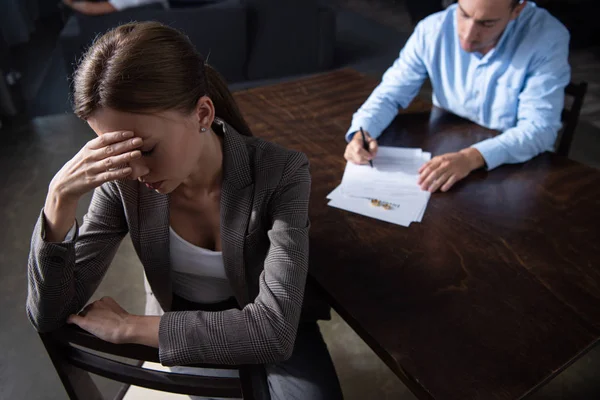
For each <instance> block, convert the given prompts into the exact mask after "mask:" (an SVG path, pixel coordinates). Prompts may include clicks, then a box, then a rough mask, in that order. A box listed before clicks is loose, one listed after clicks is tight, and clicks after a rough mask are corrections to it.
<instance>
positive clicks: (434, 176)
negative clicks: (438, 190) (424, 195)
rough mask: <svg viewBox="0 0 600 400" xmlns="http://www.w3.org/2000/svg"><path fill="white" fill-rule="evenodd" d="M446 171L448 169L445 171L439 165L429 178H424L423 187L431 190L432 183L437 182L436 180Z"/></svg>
mask: <svg viewBox="0 0 600 400" xmlns="http://www.w3.org/2000/svg"><path fill="white" fill-rule="evenodd" d="M445 172H446V171H443V170H442V169H441V168H439V167H438V168H436V169H434V170H432V171H431V172H430V173H429V175H428V176H427V178H426V179H424V180H423V183H422V184H421V189H423V190H429V189H430V187H431V185H432V184H433V183H434V182H435V180H436V179H438V178H439V177H440V176H442V175H443V174H444V173H445Z"/></svg>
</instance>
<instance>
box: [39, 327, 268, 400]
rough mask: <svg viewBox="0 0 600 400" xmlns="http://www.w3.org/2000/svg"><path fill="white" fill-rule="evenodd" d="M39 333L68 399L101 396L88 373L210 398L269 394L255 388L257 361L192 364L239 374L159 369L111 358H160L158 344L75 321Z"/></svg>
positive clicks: (100, 397) (154, 360) (152, 359)
mask: <svg viewBox="0 0 600 400" xmlns="http://www.w3.org/2000/svg"><path fill="white" fill-rule="evenodd" d="M40 338H41V339H42V342H43V343H44V346H45V347H46V351H47V352H48V355H49V356H50V359H51V360H52V363H53V364H54V368H55V369H56V372H57V373H58V376H59V377H60V380H61V382H62V384H63V386H64V388H65V390H66V392H67V394H68V396H69V399H71V400H101V399H102V395H101V393H100V392H99V390H98V388H97V387H96V385H95V384H94V382H93V381H92V379H91V377H90V375H89V373H93V374H96V375H100V376H103V377H105V378H108V379H112V380H116V381H119V382H123V383H125V384H129V385H135V386H142V387H146V388H150V389H154V390H161V391H164V392H170V393H181V394H188V395H196V396H206V397H211V398H213V397H214V398H241V397H243V398H244V399H257V400H259V399H265V400H266V399H268V398H269V396H268V394H267V396H265V395H264V394H263V393H255V390H254V386H253V384H252V374H253V371H252V368H256V366H242V367H238V366H221V365H216V366H215V365H196V366H197V367H200V368H218V369H239V373H240V377H239V378H225V377H212V376H201V375H200V376H199V375H189V374H181V373H171V372H162V371H156V370H151V369H145V368H142V367H141V366H140V364H141V363H138V364H137V365H134V364H128V363H123V362H120V361H116V360H114V358H110V357H115V356H117V357H125V358H128V359H133V360H144V361H152V362H157V363H160V361H159V359H158V349H155V348H152V347H147V346H142V345H136V344H113V343H109V342H105V341H103V340H101V339H99V338H97V337H95V336H93V335H91V334H89V333H87V332H85V331H84V330H82V329H80V328H78V327H76V326H74V325H65V326H63V327H62V328H60V329H58V330H57V331H55V332H52V333H40ZM106 356H109V357H106Z"/></svg>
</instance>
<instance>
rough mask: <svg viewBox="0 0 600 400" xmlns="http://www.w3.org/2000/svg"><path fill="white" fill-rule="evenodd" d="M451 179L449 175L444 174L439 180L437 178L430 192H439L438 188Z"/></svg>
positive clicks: (430, 187)
mask: <svg viewBox="0 0 600 400" xmlns="http://www.w3.org/2000/svg"><path fill="white" fill-rule="evenodd" d="M449 177H450V174H449V173H444V174H442V175H441V176H440V177H439V178H437V179H436V180H434V181H433V182H432V183H431V186H429V191H430V192H431V193H433V192H435V191H436V190H438V188H439V187H440V186H442V184H444V183H446V181H447V180H448V178H449Z"/></svg>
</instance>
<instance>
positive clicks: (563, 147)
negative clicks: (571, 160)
mask: <svg viewBox="0 0 600 400" xmlns="http://www.w3.org/2000/svg"><path fill="white" fill-rule="evenodd" d="M587 86H588V84H587V82H581V83H578V84H575V83H569V85H567V87H566V88H565V97H567V96H570V97H573V102H572V103H571V107H570V108H566V107H565V109H563V111H562V115H561V120H562V122H563V129H562V134H561V136H560V139H559V142H558V146H557V150H556V153H557V154H559V155H561V156H565V157H567V156H568V155H569V150H570V148H571V142H572V141H573V136H574V134H575V128H576V127H577V123H578V122H579V114H580V113H581V107H582V106H583V99H584V97H585V93H586V92H587Z"/></svg>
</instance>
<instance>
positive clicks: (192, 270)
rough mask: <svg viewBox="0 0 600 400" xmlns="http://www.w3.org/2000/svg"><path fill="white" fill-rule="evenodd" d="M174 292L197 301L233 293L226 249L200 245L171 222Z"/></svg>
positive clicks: (209, 300) (215, 298) (211, 300)
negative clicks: (185, 236) (178, 231)
mask: <svg viewBox="0 0 600 400" xmlns="http://www.w3.org/2000/svg"><path fill="white" fill-rule="evenodd" d="M169 240H170V245H169V247H170V252H171V280H172V282H173V293H175V294H176V295H178V296H180V297H183V298H184V299H186V300H189V301H193V302H195V303H203V304H210V303H218V302H220V301H223V300H227V299H228V298H230V297H232V296H233V290H232V289H231V286H230V285H229V280H228V279H227V275H225V266H224V264H223V253H222V252H220V251H212V250H208V249H204V248H202V247H198V246H196V245H193V244H191V243H190V242H188V241H186V240H185V239H183V238H182V237H181V236H179V235H178V234H177V233H176V232H175V231H174V230H173V228H171V227H170V226H169Z"/></svg>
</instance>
